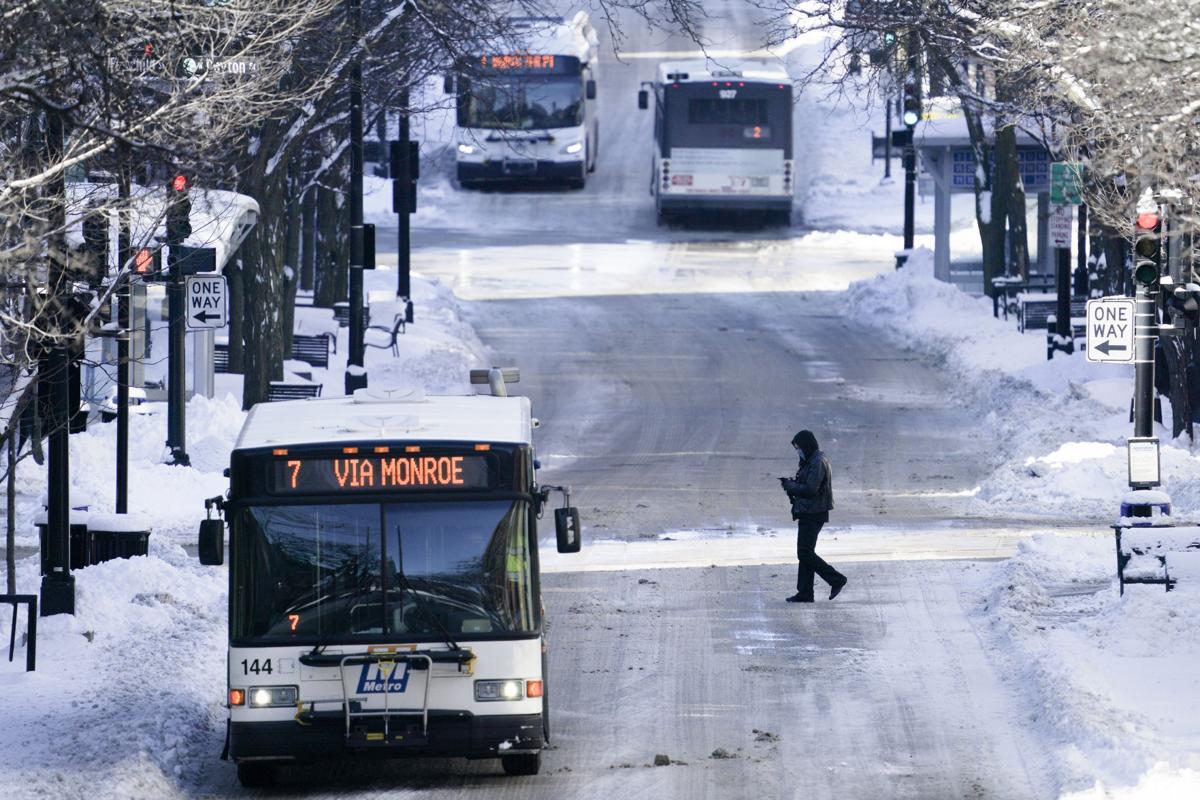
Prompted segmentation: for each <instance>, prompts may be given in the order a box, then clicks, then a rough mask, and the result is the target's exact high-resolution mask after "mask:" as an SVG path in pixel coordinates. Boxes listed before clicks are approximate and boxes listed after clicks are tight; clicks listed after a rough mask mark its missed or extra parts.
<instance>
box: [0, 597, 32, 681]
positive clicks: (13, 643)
mask: <svg viewBox="0 0 1200 800" xmlns="http://www.w3.org/2000/svg"><path fill="white" fill-rule="evenodd" d="M0 603H9V604H11V605H12V607H13V613H12V630H11V631H9V634H8V660H9V661H10V662H11V661H12V660H13V656H14V655H15V653H16V648H17V607H18V606H19V605H21V604H22V603H25V604H26V605H27V606H28V612H29V614H28V617H27V621H26V623H25V624H26V627H27V628H28V633H27V638H28V641H27V643H26V647H25V671H26V672H33V670H34V667H35V666H36V664H37V617H38V599H37V595H36V594H0Z"/></svg>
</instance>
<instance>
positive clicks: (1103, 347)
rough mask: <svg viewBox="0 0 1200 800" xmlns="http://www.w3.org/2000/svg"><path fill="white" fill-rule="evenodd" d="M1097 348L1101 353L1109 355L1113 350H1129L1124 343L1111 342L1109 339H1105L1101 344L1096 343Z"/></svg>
mask: <svg viewBox="0 0 1200 800" xmlns="http://www.w3.org/2000/svg"><path fill="white" fill-rule="evenodd" d="M1096 349H1097V350H1099V351H1100V352H1101V353H1104V355H1108V354H1109V353H1110V352H1113V351H1119V352H1122V353H1123V352H1125V351H1126V350H1128V349H1129V348H1128V347H1126V346H1125V345H1123V344H1110V343H1109V342H1108V341H1107V340H1105V341H1103V342H1101V343H1100V344H1098V345H1096Z"/></svg>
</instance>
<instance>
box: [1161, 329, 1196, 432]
mask: <svg viewBox="0 0 1200 800" xmlns="http://www.w3.org/2000/svg"><path fill="white" fill-rule="evenodd" d="M1178 324H1179V325H1180V326H1182V324H1183V322H1182V320H1180V321H1179V323H1178ZM1159 342H1160V343H1161V345H1162V349H1163V356H1164V357H1165V359H1166V362H1167V378H1168V379H1169V381H1170V384H1169V385H1170V389H1169V391H1168V394H1167V396H1168V397H1170V398H1171V437H1172V438H1174V437H1176V436H1178V435H1179V434H1181V433H1183V432H1184V431H1187V435H1188V438H1189V439H1190V438H1192V404H1191V397H1190V394H1189V392H1188V369H1187V368H1188V352H1187V341H1186V338H1185V336H1164V337H1162V338H1161V339H1159Z"/></svg>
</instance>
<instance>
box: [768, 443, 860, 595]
mask: <svg viewBox="0 0 1200 800" xmlns="http://www.w3.org/2000/svg"><path fill="white" fill-rule="evenodd" d="M792 447H794V448H796V451H797V452H798V453H799V455H800V466H799V467H798V468H797V469H796V477H795V478H780V479H779V480H780V482H781V483H782V484H783V489H784V491H785V492H787V495H788V499H789V500H791V501H792V519H794V520H796V557H797V558H799V559H800V566H799V568H798V570H797V573H796V593H795V594H794V595H792V596H791V597H789V598H788V599H787V601H788V602H789V603H811V602H813V581H814V577H813V576H814V575H820V576H821V578H822V580H824V581H825V582H826V583H828V584H829V599H830V600H832V599H833V598H835V597H837V596H838V593H839V592H841V591H842V589H843V588H844V587H845V585H846V576H845V575H843V574H842V573H840V572H838V571H837V570H836V569H834V568H833V567H831V566H829V564H827V563H826V562H825V560H824V559H823V558H821V557H820V556H819V555H817V553H816V548H817V535H818V534H819V533H820V532H821V527H822V526H824V524H825V523H826V522H828V521H829V512H830V511H831V510H833V469H832V468H831V467H830V466H829V459H827V458H826V457H825V454H824V453H822V452H821V448H820V446H819V445H818V444H817V437H816V436H814V435H813V432H812V431H807V430H806V431H800V432H799V433H797V434H796V435H795V436H793V437H792Z"/></svg>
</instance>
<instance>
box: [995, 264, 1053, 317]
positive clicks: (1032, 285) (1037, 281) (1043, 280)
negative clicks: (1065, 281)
mask: <svg viewBox="0 0 1200 800" xmlns="http://www.w3.org/2000/svg"><path fill="white" fill-rule="evenodd" d="M1054 287H1055V283H1054V276H1053V275H1030V276H1029V277H1028V278H1022V277H1021V276H1020V275H998V276H997V277H995V278H992V288H993V289H994V290H995V291H993V292H992V316H993V317H999V316H1000V312H1001V311H1003V312H1004V318H1005V319H1008V315H1009V314H1015V313H1017V295H1020V294H1024V293H1027V292H1039V293H1044V292H1052V291H1054ZM1001 301H1003V302H1001Z"/></svg>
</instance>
